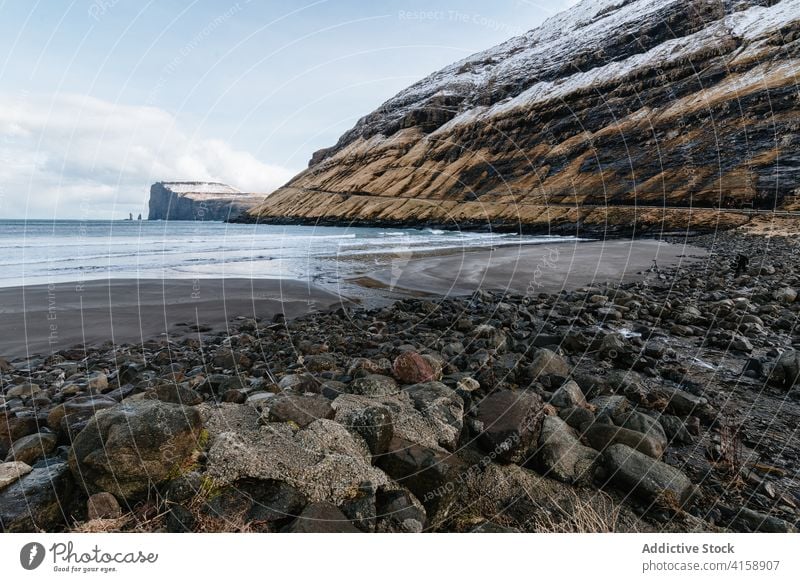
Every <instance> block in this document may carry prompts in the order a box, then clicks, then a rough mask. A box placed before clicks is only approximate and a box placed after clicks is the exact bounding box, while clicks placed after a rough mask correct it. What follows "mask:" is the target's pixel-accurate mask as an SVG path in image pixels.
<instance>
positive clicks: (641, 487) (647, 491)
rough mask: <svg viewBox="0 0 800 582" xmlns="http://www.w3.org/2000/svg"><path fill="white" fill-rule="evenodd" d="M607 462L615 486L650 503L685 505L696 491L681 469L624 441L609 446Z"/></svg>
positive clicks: (605, 456) (610, 478)
mask: <svg viewBox="0 0 800 582" xmlns="http://www.w3.org/2000/svg"><path fill="white" fill-rule="evenodd" d="M603 463H604V467H605V469H606V470H607V472H608V481H609V482H610V483H611V484H612V485H613V486H614V487H616V488H617V489H619V490H620V491H621V492H622V493H624V494H626V495H627V494H632V495H635V496H636V497H639V498H640V499H642V500H644V501H646V502H649V503H654V502H659V503H663V504H665V505H668V506H679V507H682V506H684V505H685V504H686V503H687V502H688V501H689V499H690V498H691V496H692V493H693V491H694V486H693V485H692V482H691V481H690V480H689V478H688V477H687V476H686V475H684V474H683V473H682V472H681V471H679V470H678V469H676V468H675V467H671V466H669V465H667V464H666V463H662V462H661V461H657V460H655V459H653V458H651V457H649V456H647V455H645V454H643V453H640V452H639V451H636V450H634V449H632V448H631V447H629V446H627V445H624V444H612V445H611V446H609V447H608V448H607V449H606V450H605V452H604V453H603Z"/></svg>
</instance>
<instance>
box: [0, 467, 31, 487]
mask: <svg viewBox="0 0 800 582" xmlns="http://www.w3.org/2000/svg"><path fill="white" fill-rule="evenodd" d="M31 470H32V469H31V467H30V465H28V464H27V463H22V462H20V461H11V462H9V463H0V490H2V489H5V488H6V487H8V486H9V485H11V484H12V483H13V482H14V481H16V480H17V479H20V478H21V477H23V476H24V475H27V474H28V473H30V472H31Z"/></svg>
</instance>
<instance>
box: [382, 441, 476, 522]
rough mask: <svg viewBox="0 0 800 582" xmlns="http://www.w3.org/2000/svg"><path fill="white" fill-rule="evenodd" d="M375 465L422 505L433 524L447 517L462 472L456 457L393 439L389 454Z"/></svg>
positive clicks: (439, 450)
mask: <svg viewBox="0 0 800 582" xmlns="http://www.w3.org/2000/svg"><path fill="white" fill-rule="evenodd" d="M375 461H376V464H377V465H378V466H379V467H380V468H381V469H383V471H385V472H386V474H387V475H389V476H390V477H391V478H392V479H394V480H395V481H397V483H399V484H400V485H402V486H403V487H407V488H408V489H409V490H410V491H411V492H412V493H413V494H414V496H415V497H416V498H417V499H419V500H420V501H421V502H422V505H423V506H424V507H425V510H426V512H427V515H428V518H429V519H430V520H431V522H433V523H437V522H440V521H441V520H443V519H444V518H446V517H447V515H448V512H449V511H450V507H451V505H452V503H453V499H454V496H455V490H456V488H457V487H458V478H459V475H460V471H461V470H462V469H463V467H462V464H461V463H460V462H459V460H458V459H457V458H456V457H454V456H452V455H450V454H448V453H446V452H445V451H442V450H441V449H431V448H428V447H423V446H420V445H418V444H415V443H412V442H409V441H406V440H403V439H398V438H394V439H392V442H391V444H390V445H389V451H388V452H387V453H385V454H383V455H381V456H379V457H377V458H376V460H375Z"/></svg>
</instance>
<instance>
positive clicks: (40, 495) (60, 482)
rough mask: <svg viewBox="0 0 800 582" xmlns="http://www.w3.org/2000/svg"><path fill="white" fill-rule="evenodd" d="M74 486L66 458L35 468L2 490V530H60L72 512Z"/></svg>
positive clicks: (0, 499) (0, 508)
mask: <svg viewBox="0 0 800 582" xmlns="http://www.w3.org/2000/svg"><path fill="white" fill-rule="evenodd" d="M73 486H74V484H73V481H72V476H71V475H70V471H69V467H68V466H67V463H66V462H65V461H53V462H49V463H44V464H42V466H39V467H37V468H35V469H33V470H32V471H31V472H30V473H28V474H27V475H25V476H24V477H22V478H21V479H19V480H17V481H16V482H14V483H12V484H11V485H9V486H8V487H6V488H5V489H3V490H0V532H7V533H12V532H28V533H33V532H38V531H49V532H52V531H57V530H58V529H59V528H61V527H63V526H64V524H65V522H66V520H67V519H68V517H69V515H70V510H69V503H70V500H71V498H72V490H73Z"/></svg>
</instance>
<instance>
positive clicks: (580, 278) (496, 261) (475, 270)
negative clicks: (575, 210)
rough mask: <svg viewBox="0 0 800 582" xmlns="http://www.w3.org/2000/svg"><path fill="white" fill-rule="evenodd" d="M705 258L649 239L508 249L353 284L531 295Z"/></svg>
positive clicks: (420, 264) (436, 292)
mask: <svg viewBox="0 0 800 582" xmlns="http://www.w3.org/2000/svg"><path fill="white" fill-rule="evenodd" d="M578 249H580V251H579V250H578ZM707 254H708V251H707V250H706V249H704V248H701V247H696V246H691V245H688V244H677V243H667V242H660V241H654V240H647V239H637V240H632V241H623V240H613V241H571V242H553V243H542V244H537V245H520V246H510V245H509V246H498V247H497V248H493V249H469V250H466V251H464V252H463V253H451V254H446V255H438V256H427V257H411V258H410V259H408V260H407V261H406V262H405V263H403V262H399V263H398V264H397V265H393V266H392V267H391V268H385V269H380V270H378V271H375V272H373V273H370V274H368V275H361V276H359V277H357V278H353V279H351V281H353V282H356V283H358V284H361V285H362V286H365V287H369V288H379V289H389V290H394V291H406V292H408V293H409V294H411V295H417V296H420V295H428V296H449V295H467V294H469V293H472V292H473V291H476V290H478V289H482V290H495V291H504V292H510V293H517V294H522V295H531V294H538V293H557V292H559V291H562V290H574V289H577V288H579V287H582V286H588V285H597V284H605V283H626V282H631V281H636V280H640V279H643V278H644V277H645V275H646V274H647V273H646V271H647V270H648V269H650V268H651V267H652V265H653V260H654V259H655V260H657V261H658V268H659V269H664V268H670V267H674V266H676V265H681V264H686V263H688V262H694V261H697V260H701V259H702V258H703V257H705V256H706V255H707Z"/></svg>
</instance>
